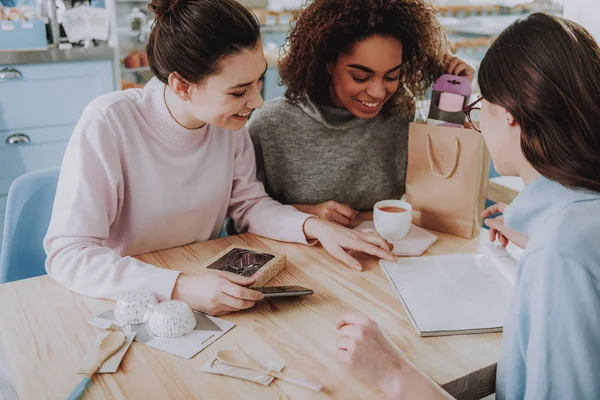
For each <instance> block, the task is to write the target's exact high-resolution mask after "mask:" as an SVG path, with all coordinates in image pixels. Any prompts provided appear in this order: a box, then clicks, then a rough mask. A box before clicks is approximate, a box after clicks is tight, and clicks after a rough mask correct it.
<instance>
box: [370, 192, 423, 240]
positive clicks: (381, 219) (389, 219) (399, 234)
mask: <svg viewBox="0 0 600 400" xmlns="http://www.w3.org/2000/svg"><path fill="white" fill-rule="evenodd" d="M400 209H402V210H403V211H400ZM412 210H413V209H412V206H411V205H410V204H409V203H407V202H406V201H402V200H383V201H380V202H378V203H377V204H375V207H373V223H374V225H375V230H376V231H377V233H379V235H381V237H382V238H384V239H385V240H388V241H394V240H400V239H402V238H403V237H404V236H406V234H407V233H408V231H409V229H410V227H411V225H412Z"/></svg>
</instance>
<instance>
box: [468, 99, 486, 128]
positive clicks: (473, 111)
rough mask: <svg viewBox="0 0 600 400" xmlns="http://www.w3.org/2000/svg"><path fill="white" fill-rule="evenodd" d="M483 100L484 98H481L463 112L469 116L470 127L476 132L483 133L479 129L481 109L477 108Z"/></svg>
mask: <svg viewBox="0 0 600 400" xmlns="http://www.w3.org/2000/svg"><path fill="white" fill-rule="evenodd" d="M481 100H483V96H479V98H478V99H477V100H475V101H474V102H472V103H471V104H469V105H468V106H466V107H465V108H464V109H463V112H464V113H465V115H466V116H467V121H469V125H471V128H473V130H474V131H475V132H478V133H481V129H479V114H480V113H481V107H475V106H476V105H477V104H478V103H479V102H480V101H481Z"/></svg>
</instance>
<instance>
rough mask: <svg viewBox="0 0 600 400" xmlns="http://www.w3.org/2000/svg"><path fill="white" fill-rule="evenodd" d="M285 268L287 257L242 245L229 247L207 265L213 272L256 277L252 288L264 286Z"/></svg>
mask: <svg viewBox="0 0 600 400" xmlns="http://www.w3.org/2000/svg"><path fill="white" fill-rule="evenodd" d="M285 266H286V256H285V255H283V254H276V253H273V252H269V253H266V252H264V251H262V250H261V249H257V248H253V247H248V246H240V245H233V246H230V247H228V248H227V249H225V250H223V251H222V252H220V253H219V254H217V255H216V256H214V257H213V258H211V259H210V260H209V261H207V262H206V264H205V267H206V268H208V269H211V270H216V271H226V272H231V273H234V274H238V275H242V276H246V277H254V278H255V279H256V282H255V283H254V284H253V285H252V286H251V287H262V286H264V285H265V284H266V283H267V282H269V281H270V280H271V279H273V278H274V277H275V276H276V275H277V274H278V273H280V272H281V271H282V270H283V269H284V268H285Z"/></svg>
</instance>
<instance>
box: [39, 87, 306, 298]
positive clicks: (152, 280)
mask: <svg viewBox="0 0 600 400" xmlns="http://www.w3.org/2000/svg"><path fill="white" fill-rule="evenodd" d="M255 175H256V171H255V158H254V150H253V146H252V142H251V140H250V136H249V135H248V132H247V131H246V129H242V130H239V131H230V130H227V129H222V128H217V127H214V126H210V125H205V126H204V127H202V128H200V129H196V130H188V129H185V128H183V127H182V126H180V125H179V124H178V123H177V122H176V121H175V120H174V119H173V118H172V117H171V115H170V113H169V110H168V109H167V107H166V105H165V101H164V85H163V84H162V83H161V82H159V81H158V80H157V79H153V80H152V81H151V82H150V83H148V85H146V87H145V88H144V89H131V90H127V91H122V92H115V93H110V94H107V95H104V96H101V97H99V98H97V99H95V100H94V101H93V102H92V103H91V104H90V105H89V106H88V107H87V108H86V109H85V111H84V112H83V115H82V116H81V119H80V120H79V123H78V124H77V127H76V128H75V131H74V133H73V136H72V137H71V140H70V142H69V145H68V147H67V151H66V153H65V157H64V161H63V164H62V168H61V171H60V178H59V182H58V189H57V192H56V199H55V201H54V209H53V212H52V220H51V222H50V227H49V229H48V233H47V235H46V238H45V239H44V248H45V250H46V254H47V255H48V258H47V261H46V270H47V271H48V274H50V276H51V277H52V278H53V279H55V280H56V281H58V282H60V283H61V284H63V285H64V286H66V287H67V288H69V289H71V290H73V291H75V292H78V293H81V294H85V295H88V296H92V297H102V298H112V299H114V298H116V297H118V296H119V295H121V294H122V293H124V292H126V291H130V290H135V289H141V290H148V291H151V292H153V293H155V294H156V295H157V296H159V297H160V298H163V299H169V298H171V294H172V292H173V287H174V286H175V281H176V280H177V277H178V275H179V272H178V271H173V270H168V269H161V268H156V267H154V266H151V265H148V264H145V263H143V262H141V261H138V260H136V259H134V258H132V257H130V256H132V255H137V254H142V253H147V252H150V251H156V250H161V249H167V248H171V247H176V246H182V245H185V244H189V243H193V242H198V241H203V240H208V239H211V238H216V237H218V236H219V233H220V231H221V227H222V225H223V221H224V219H225V217H226V216H230V217H232V218H233V220H234V221H235V224H236V227H237V228H238V229H248V230H249V231H250V232H253V233H256V234H258V235H261V236H265V237H268V238H272V239H277V240H282V241H289V242H298V243H306V237H305V235H304V233H303V225H304V222H305V221H306V219H307V218H308V217H309V216H308V215H307V214H303V213H300V212H298V211H296V209H294V208H293V207H291V206H284V205H281V204H280V203H278V202H276V201H274V200H272V199H271V198H270V197H268V196H267V194H266V193H265V191H264V188H263V185H262V184H261V183H260V182H259V181H258V180H257V179H256V176H255Z"/></svg>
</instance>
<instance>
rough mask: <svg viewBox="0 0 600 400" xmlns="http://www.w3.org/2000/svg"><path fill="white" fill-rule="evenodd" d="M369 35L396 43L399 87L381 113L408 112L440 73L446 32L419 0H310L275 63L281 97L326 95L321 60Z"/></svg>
mask: <svg viewBox="0 0 600 400" xmlns="http://www.w3.org/2000/svg"><path fill="white" fill-rule="evenodd" d="M372 35H386V36H392V37H395V38H398V39H399V40H400V42H401V43H402V58H403V63H402V68H401V71H400V72H401V80H400V87H399V89H398V91H397V92H396V93H395V94H394V96H393V97H392V98H391V99H390V100H389V101H388V102H387V103H386V105H385V107H384V111H394V112H397V113H400V114H401V115H404V116H407V117H411V116H412V115H414V109H415V104H414V102H415V97H417V98H418V97H421V96H424V95H425V91H426V90H427V89H428V88H429V87H430V86H431V84H432V83H433V81H434V80H435V78H437V77H438V76H439V75H441V73H442V67H443V62H442V61H443V57H444V54H445V52H446V49H447V42H446V36H445V34H444V31H443V29H442V27H441V25H440V23H439V22H438V20H437V18H436V11H435V9H434V8H433V7H431V6H429V5H427V4H425V3H424V2H423V1H422V0H313V1H312V3H310V4H309V5H308V6H306V8H304V9H303V10H302V12H301V14H300V16H299V17H298V19H297V20H296V22H295V25H294V26H293V27H292V29H291V31H290V33H289V35H288V37H287V39H286V42H285V45H284V46H285V47H284V49H285V52H284V54H283V55H282V58H281V60H280V62H279V73H280V75H281V83H282V84H284V85H286V86H287V89H286V92H285V97H286V98H287V99H289V100H291V101H294V102H302V101H303V100H304V99H305V96H306V95H308V96H309V97H310V98H311V99H313V100H316V101H324V102H327V101H328V99H329V85H330V77H329V74H328V72H327V64H329V63H333V62H335V61H336V60H337V58H338V56H339V54H340V53H347V52H349V51H351V50H352V47H353V45H354V44H355V43H357V42H359V41H361V40H364V39H367V38H368V37H370V36H372Z"/></svg>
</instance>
